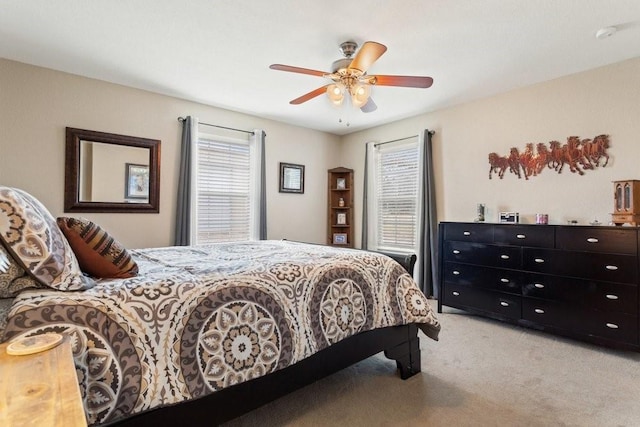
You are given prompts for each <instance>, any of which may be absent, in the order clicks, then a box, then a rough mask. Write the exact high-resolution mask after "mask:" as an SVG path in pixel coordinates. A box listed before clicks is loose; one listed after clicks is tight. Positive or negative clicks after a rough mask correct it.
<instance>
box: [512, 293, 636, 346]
mask: <svg viewBox="0 0 640 427" xmlns="http://www.w3.org/2000/svg"><path fill="white" fill-rule="evenodd" d="M522 318H523V319H525V320H528V321H530V322H534V323H536V324H539V325H544V326H551V327H555V328H558V329H563V330H565V331H570V332H575V333H580V334H586V335H594V336H597V337H602V338H606V339H610V340H614V341H618V342H623V343H631V344H635V345H637V344H638V317H637V316H634V315H629V314H624V313H615V312H605V311H595V310H582V309H580V308H577V307H575V306H571V305H566V304H560V303H553V302H550V301H545V300H536V299H533V298H523V299H522Z"/></svg>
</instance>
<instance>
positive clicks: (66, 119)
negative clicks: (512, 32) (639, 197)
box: [0, 58, 640, 247]
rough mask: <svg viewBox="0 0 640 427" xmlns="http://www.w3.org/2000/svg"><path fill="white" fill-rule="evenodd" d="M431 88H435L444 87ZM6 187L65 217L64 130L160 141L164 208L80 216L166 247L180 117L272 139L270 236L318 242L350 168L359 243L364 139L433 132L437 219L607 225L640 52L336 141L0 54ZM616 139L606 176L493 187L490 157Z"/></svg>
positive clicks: (623, 168)
mask: <svg viewBox="0 0 640 427" xmlns="http://www.w3.org/2000/svg"><path fill="white" fill-rule="evenodd" d="M436 84H437V81H436ZM0 91H1V92H0V184H2V185H9V186H14V187H19V188H24V189H25V190H27V191H29V192H31V193H33V194H34V195H35V196H36V197H38V198H39V199H40V200H42V201H43V202H44V203H45V205H46V206H47V207H49V209H50V210H51V212H52V214H53V215H56V216H57V215H62V214H63V212H62V211H63V183H64V129H65V127H66V126H71V127H77V128H83V129H91V130H97V131H103V132H113V133H120V134H125V135H132V136H141V137H147V138H156V139H160V140H162V157H161V159H162V163H161V167H162V171H161V196H160V201H161V206H160V214H84V215H83V216H85V217H87V218H90V219H92V220H94V221H96V222H97V223H98V224H101V225H103V226H104V227H105V228H106V229H107V230H109V231H111V232H112V233H113V234H114V235H115V236H116V238H118V239H120V240H121V241H122V242H123V243H124V244H125V245H127V246H129V247H151V246H164V245H170V244H172V236H173V220H174V209H175V208H174V204H175V188H176V183H177V169H178V162H179V159H178V153H179V151H178V149H179V140H180V125H179V123H178V121H177V120H176V118H177V117H178V116H184V115H188V114H191V115H194V116H197V117H199V118H200V120H202V121H206V122H209V123H217V124H222V125H224V126H230V127H236V128H241V129H252V128H262V129H264V130H265V131H266V133H267V193H268V194H267V197H268V230H269V236H268V237H269V238H272V239H280V238H288V239H294V240H303V241H310V242H316V243H322V242H324V236H325V227H326V224H325V222H326V188H325V185H326V171H327V169H329V168H332V167H336V166H345V167H350V168H353V169H355V182H356V195H355V200H356V206H355V208H356V209H355V216H356V244H357V245H358V244H359V241H360V218H361V215H362V202H361V201H362V191H361V189H362V172H363V166H364V144H365V142H366V141H387V140H392V139H397V138H401V137H405V136H409V135H414V134H417V133H418V132H419V131H420V130H421V129H424V128H428V129H432V130H435V131H436V134H435V136H434V158H435V165H434V169H435V176H436V190H437V205H438V206H437V209H438V218H439V220H447V221H465V220H472V219H473V218H474V216H475V206H476V204H477V203H485V204H486V206H487V209H488V211H487V219H488V220H495V219H496V218H497V213H498V212H499V211H518V212H520V215H521V218H522V222H533V218H534V215H535V213H536V212H544V213H548V214H549V216H550V221H551V222H552V223H566V221H567V220H569V219H576V220H578V221H579V222H580V223H583V224H584V223H587V222H589V221H592V220H593V219H594V218H597V219H598V220H599V221H601V222H605V223H606V222H608V221H609V220H610V213H611V211H612V204H613V201H612V194H613V192H612V184H611V182H612V181H614V180H619V179H632V178H635V179H640V166H638V163H639V162H638V159H640V143H638V141H637V139H638V135H640V102H639V100H640V58H638V59H633V60H629V61H625V62H621V63H618V64H614V65H611V66H607V67H603V68H599V69H595V70H591V71H588V72H584V73H580V74H576V75H573V76H568V77H565V78H561V79H557V80H553V81H550V82H545V83H541V84H538V85H534V86H530V87H526V88H523V89H519V90H514V91H511V92H508V93H505V94H502V95H498V96H494V97H491V98H486V99H482V100H478V101H475V102H471V103H468V104H464V105H460V106H457V107H453V108H449V109H446V110H441V111H436V112H430V113H425V114H422V115H419V116H416V117H413V118H410V119H406V120H402V121H398V122H395V123H392V124H388V125H384V126H380V127H378V128H374V129H369V130H367V131H362V132H358V133H354V134H352V135H348V136H345V137H342V138H339V137H336V136H333V135H328V134H325V133H322V132H316V131H312V130H308V129H303V128H299V127H294V126H289V125H285V124H282V123H278V122H273V121H269V120H265V119H261V118H258V117H253V116H249V115H245V114H240V113H235V112H232V111H228V110H223V109H219V108H213V107H208V106H205V105H202V104H197V103H192V102H188V101H184V100H180V99H176V98H171V97H167V96H162V95H157V94H153V93H150V92H145V91H140V90H136V89H131V88H127V87H123V86H119V85H114V84H110V83H105V82H101V81H97V80H92V79H86V78H82V77H78V76H73V75H69V74H65V73H60V72H56V71H51V70H47V69H43V68H38V67H33V66H29V65H25V64H20V63H17V62H13V61H7V60H2V59H0ZM601 133H607V134H609V135H610V139H611V148H610V149H609V153H610V154H611V161H610V163H609V165H608V166H607V167H606V168H599V169H597V170H594V171H587V172H586V173H585V175H584V176H578V175H577V174H572V173H570V172H569V171H567V170H565V171H563V173H562V174H561V175H558V174H557V173H555V172H553V171H552V170H545V171H544V172H543V173H542V175H540V176H538V177H533V178H531V179H530V180H529V181H525V180H524V179H521V180H518V179H517V178H516V177H515V175H513V174H507V175H506V176H505V178H504V179H503V180H499V179H497V177H495V176H494V178H493V179H491V180H489V179H488V172H489V164H488V161H487V155H488V153H489V152H492V151H495V152H497V153H500V154H504V155H506V154H507V153H508V152H509V149H510V147H517V148H519V149H520V150H522V149H524V146H525V144H526V143H527V142H546V143H548V142H549V141H551V140H554V139H557V140H560V141H562V142H564V140H565V139H566V137H567V136H570V135H578V136H580V137H582V138H592V137H594V136H596V135H598V134H601ZM278 162H288V163H297V164H304V165H305V166H306V176H305V193H304V194H303V195H297V194H285V193H279V192H278V172H279V171H278Z"/></svg>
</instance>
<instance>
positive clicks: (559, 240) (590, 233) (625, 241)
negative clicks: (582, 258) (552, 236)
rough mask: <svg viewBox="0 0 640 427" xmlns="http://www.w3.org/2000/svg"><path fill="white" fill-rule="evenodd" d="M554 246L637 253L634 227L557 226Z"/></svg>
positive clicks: (582, 249)
mask: <svg viewBox="0 0 640 427" xmlns="http://www.w3.org/2000/svg"><path fill="white" fill-rule="evenodd" d="M556 248H557V249H562V250H568V251H588V252H601V253H617V254H627V255H637V253H638V233H637V231H636V230H635V229H628V228H617V229H616V228H605V227H580V228H576V227H558V229H557V230H556Z"/></svg>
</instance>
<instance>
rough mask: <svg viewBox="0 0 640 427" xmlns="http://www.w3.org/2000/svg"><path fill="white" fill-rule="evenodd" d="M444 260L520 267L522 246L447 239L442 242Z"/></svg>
mask: <svg viewBox="0 0 640 427" xmlns="http://www.w3.org/2000/svg"><path fill="white" fill-rule="evenodd" d="M443 256H444V260H445V261H455V262H464V263H469V264H476V265H487V266H491V267H500V268H521V267H522V248H519V247H517V246H496V245H488V244H486V243H472V242H458V241H447V242H445V243H444V253H443Z"/></svg>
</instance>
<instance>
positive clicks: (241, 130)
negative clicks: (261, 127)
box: [178, 117, 255, 135]
mask: <svg viewBox="0 0 640 427" xmlns="http://www.w3.org/2000/svg"><path fill="white" fill-rule="evenodd" d="M185 120H186V119H185V118H184V117H178V121H179V122H184V121H185ZM198 124H199V125H204V126H211V127H214V128H220V129H226V130H233V131H236V132H244V133H248V134H249V135H254V134H255V132H254V131H252V130H244V129H236V128H230V127H226V126H220V125H212V124H210V123H204V122H198Z"/></svg>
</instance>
